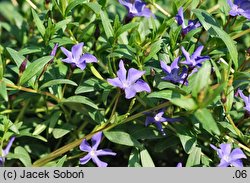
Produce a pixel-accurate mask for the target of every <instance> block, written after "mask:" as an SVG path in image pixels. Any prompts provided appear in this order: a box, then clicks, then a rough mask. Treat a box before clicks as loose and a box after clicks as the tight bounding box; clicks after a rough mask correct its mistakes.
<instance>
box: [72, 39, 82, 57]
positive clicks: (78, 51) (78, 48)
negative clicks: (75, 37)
mask: <svg viewBox="0 0 250 183" xmlns="http://www.w3.org/2000/svg"><path fill="white" fill-rule="evenodd" d="M82 47H83V43H79V44H76V45H74V46H73V47H72V48H71V53H72V55H73V57H74V59H75V60H76V61H78V60H79V59H80V57H81V55H82Z"/></svg>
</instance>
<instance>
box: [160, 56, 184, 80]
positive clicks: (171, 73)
mask: <svg viewBox="0 0 250 183" xmlns="http://www.w3.org/2000/svg"><path fill="white" fill-rule="evenodd" d="M179 60H180V57H177V58H176V59H175V60H174V61H173V62H172V64H171V65H170V66H168V65H167V64H166V63H165V62H163V61H160V64H161V68H162V70H163V72H164V73H165V74H166V76H165V77H163V78H162V79H163V80H166V81H170V82H173V83H183V82H185V83H184V84H185V85H187V81H185V78H186V76H187V69H186V68H185V67H183V68H182V71H181V68H180V67H179V66H178V62H179Z"/></svg>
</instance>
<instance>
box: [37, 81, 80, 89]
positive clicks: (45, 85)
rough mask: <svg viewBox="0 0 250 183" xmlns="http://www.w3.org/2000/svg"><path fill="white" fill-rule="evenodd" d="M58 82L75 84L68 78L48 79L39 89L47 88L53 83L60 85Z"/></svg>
mask: <svg viewBox="0 0 250 183" xmlns="http://www.w3.org/2000/svg"><path fill="white" fill-rule="evenodd" d="M60 84H68V85H73V86H77V84H76V83H75V82H74V81H71V80H69V79H54V80H51V81H48V82H46V83H44V84H43V85H42V86H41V87H40V90H41V89H43V88H47V87H50V86H53V85H60Z"/></svg>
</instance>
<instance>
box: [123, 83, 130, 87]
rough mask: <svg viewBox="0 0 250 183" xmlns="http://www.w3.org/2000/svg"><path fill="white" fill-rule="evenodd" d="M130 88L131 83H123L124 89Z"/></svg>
mask: <svg viewBox="0 0 250 183" xmlns="http://www.w3.org/2000/svg"><path fill="white" fill-rule="evenodd" d="M129 86H130V84H129V82H127V81H125V82H124V83H123V88H124V89H125V88H128V87H129Z"/></svg>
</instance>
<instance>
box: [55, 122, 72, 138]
mask: <svg viewBox="0 0 250 183" xmlns="http://www.w3.org/2000/svg"><path fill="white" fill-rule="evenodd" d="M72 130H73V126H72V125H71V124H68V123H65V124H63V125H60V126H59V127H57V128H54V130H53V132H52V134H53V137H54V138H55V139H59V138H61V137H63V136H64V135H66V134H68V133H69V132H71V131H72Z"/></svg>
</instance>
